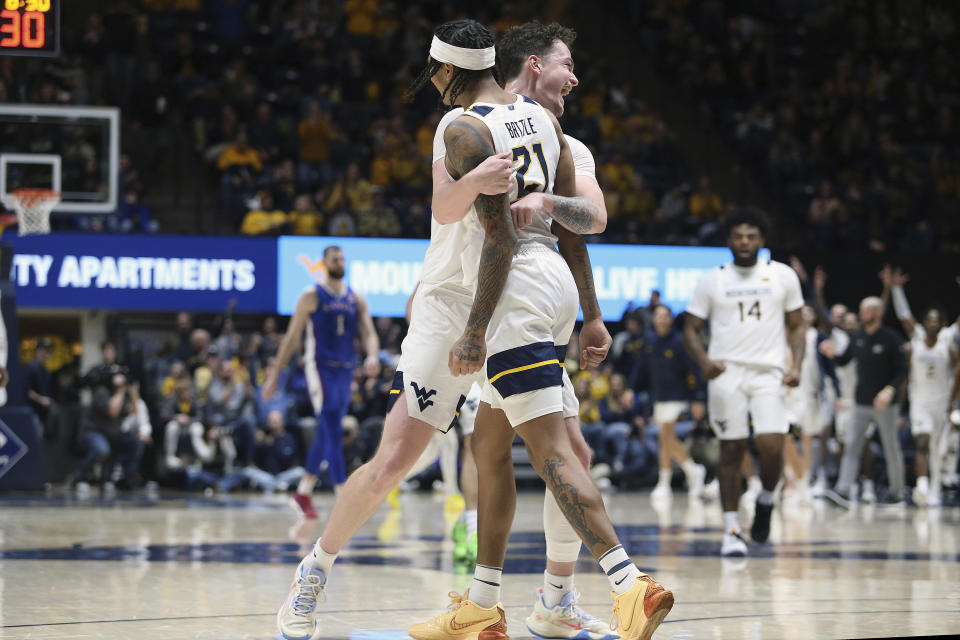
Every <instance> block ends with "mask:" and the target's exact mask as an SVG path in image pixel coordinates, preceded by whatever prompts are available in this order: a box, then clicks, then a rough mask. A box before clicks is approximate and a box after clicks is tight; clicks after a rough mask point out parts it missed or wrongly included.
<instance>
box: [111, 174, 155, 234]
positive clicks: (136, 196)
mask: <svg viewBox="0 0 960 640" xmlns="http://www.w3.org/2000/svg"><path fill="white" fill-rule="evenodd" d="M142 198H143V187H142V186H140V185H132V186H131V187H129V188H128V189H127V190H126V192H124V194H123V199H122V200H121V201H120V204H119V205H117V214H116V216H115V217H113V218H110V219H109V220H108V227H109V228H110V230H111V231H120V232H122V233H130V232H131V231H136V232H140V233H155V232H156V231H157V230H158V227H157V223H156V221H155V220H151V219H150V207H148V206H147V205H146V204H145V203H144V202H143V200H142Z"/></svg>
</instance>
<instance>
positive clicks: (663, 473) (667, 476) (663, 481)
mask: <svg viewBox="0 0 960 640" xmlns="http://www.w3.org/2000/svg"><path fill="white" fill-rule="evenodd" d="M671 478H673V469H672V468H671V469H660V479H659V480H658V481H657V484H658V485H660V486H663V487H669V486H670V480H671Z"/></svg>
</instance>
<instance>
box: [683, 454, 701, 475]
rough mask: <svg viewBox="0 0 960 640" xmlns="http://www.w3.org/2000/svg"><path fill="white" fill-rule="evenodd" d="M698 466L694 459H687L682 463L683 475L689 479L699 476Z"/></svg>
mask: <svg viewBox="0 0 960 640" xmlns="http://www.w3.org/2000/svg"><path fill="white" fill-rule="evenodd" d="M697 466H698V465H697V463H696V462H694V461H693V458H687V459H686V460H684V461H683V462H681V463H680V468H681V469H683V473H684V475H686V476H687V479H690V478H693V477H694V476H695V475H696V474H697Z"/></svg>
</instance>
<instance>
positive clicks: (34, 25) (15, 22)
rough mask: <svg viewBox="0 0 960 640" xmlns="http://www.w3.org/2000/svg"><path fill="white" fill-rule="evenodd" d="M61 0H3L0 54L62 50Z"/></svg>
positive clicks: (47, 53)
mask: <svg viewBox="0 0 960 640" xmlns="http://www.w3.org/2000/svg"><path fill="white" fill-rule="evenodd" d="M60 3H61V0H0V8H2V10H0V55H14V56H49V57H52V56H57V55H59V54H60Z"/></svg>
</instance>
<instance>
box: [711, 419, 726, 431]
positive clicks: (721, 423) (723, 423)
mask: <svg viewBox="0 0 960 640" xmlns="http://www.w3.org/2000/svg"><path fill="white" fill-rule="evenodd" d="M714 424H716V425H717V429H720V432H721V433H723V432H724V431H726V430H727V421H726V420H714Z"/></svg>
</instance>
